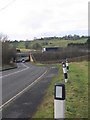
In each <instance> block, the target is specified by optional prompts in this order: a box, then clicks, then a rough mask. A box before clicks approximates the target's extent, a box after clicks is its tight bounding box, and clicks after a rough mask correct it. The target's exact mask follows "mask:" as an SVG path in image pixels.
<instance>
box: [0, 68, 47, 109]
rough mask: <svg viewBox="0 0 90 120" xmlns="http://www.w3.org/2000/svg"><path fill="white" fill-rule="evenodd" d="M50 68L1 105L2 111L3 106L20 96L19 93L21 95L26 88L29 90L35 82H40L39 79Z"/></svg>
mask: <svg viewBox="0 0 90 120" xmlns="http://www.w3.org/2000/svg"><path fill="white" fill-rule="evenodd" d="M47 71H48V70H46V71H45V72H44V73H43V74H42V75H41V76H40V77H38V78H37V79H36V80H35V81H34V82H32V83H31V84H30V85H29V86H27V87H26V88H24V89H23V90H22V91H21V92H19V93H18V94H16V95H15V96H14V97H12V98H11V99H10V100H8V101H7V102H5V103H4V104H3V105H1V106H0V111H2V108H3V107H4V106H5V105H7V104H8V103H10V102H11V101H12V100H14V99H15V98H16V97H18V96H19V95H21V94H22V93H24V92H25V91H26V90H28V89H29V88H31V87H32V86H33V85H35V83H37V82H38V80H39V79H40V78H42V77H43V76H44V75H45V74H46V73H47Z"/></svg>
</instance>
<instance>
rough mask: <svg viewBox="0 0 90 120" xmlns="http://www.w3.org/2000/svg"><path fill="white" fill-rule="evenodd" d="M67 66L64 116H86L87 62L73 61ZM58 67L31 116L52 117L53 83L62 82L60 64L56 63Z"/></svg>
mask: <svg viewBox="0 0 90 120" xmlns="http://www.w3.org/2000/svg"><path fill="white" fill-rule="evenodd" d="M69 66H70V70H69V72H68V79H69V82H68V83H65V88H66V104H65V118H88V62H86V61H83V62H78V63H77V62H73V63H69ZM58 67H59V72H58V74H57V75H56V76H55V77H54V79H53V81H52V83H51V84H50V86H49V88H48V90H47V91H46V96H45V97H44V99H43V101H42V103H41V105H40V106H39V107H38V110H37V112H36V113H35V114H34V115H33V118H54V85H55V83H56V82H64V75H63V71H62V65H60V64H58Z"/></svg>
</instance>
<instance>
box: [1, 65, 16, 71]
mask: <svg viewBox="0 0 90 120" xmlns="http://www.w3.org/2000/svg"><path fill="white" fill-rule="evenodd" d="M14 68H17V64H16V63H14V64H9V65H3V66H2V68H0V71H1V70H2V71H5V70H9V69H14Z"/></svg>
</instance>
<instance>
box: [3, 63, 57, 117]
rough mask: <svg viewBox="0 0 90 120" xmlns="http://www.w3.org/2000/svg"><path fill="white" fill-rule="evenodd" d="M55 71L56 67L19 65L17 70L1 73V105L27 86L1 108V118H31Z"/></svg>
mask: <svg viewBox="0 0 90 120" xmlns="http://www.w3.org/2000/svg"><path fill="white" fill-rule="evenodd" d="M57 71H58V69H57V68H56V67H55V68H54V67H52V68H48V67H36V66H33V65H31V64H30V63H25V64H23V63H20V64H18V68H17V69H13V70H8V71H4V72H3V73H2V75H3V76H2V103H3V104H5V103H6V102H7V101H9V100H10V99H11V98H13V97H14V96H16V95H17V94H18V93H20V92H21V91H23V90H24V89H25V88H27V87H28V86H29V88H28V89H26V91H24V92H23V94H20V95H19V96H16V98H15V99H14V100H12V101H10V103H8V104H7V105H6V106H5V107H3V111H2V116H3V118H29V117H31V116H32V115H33V113H34V112H35V111H36V109H37V107H38V105H39V104H40V102H41V100H42V98H43V96H44V94H45V90H46V88H47V87H48V85H49V84H50V82H51V80H52V78H53V76H54V75H55V74H56V73H57ZM37 81H38V82H37ZM34 83H35V84H34ZM31 85H32V86H31Z"/></svg>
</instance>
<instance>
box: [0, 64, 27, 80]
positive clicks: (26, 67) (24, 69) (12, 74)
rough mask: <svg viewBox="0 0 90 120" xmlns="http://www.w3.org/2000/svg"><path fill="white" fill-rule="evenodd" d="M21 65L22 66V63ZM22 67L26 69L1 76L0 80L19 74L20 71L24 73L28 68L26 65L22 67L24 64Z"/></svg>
mask: <svg viewBox="0 0 90 120" xmlns="http://www.w3.org/2000/svg"><path fill="white" fill-rule="evenodd" d="M22 64H23V63H22ZM23 66H24V67H26V68H24V69H22V70H18V71H16V72H13V73H10V74H7V75H4V76H1V77H0V78H3V77H7V76H10V75H14V74H17V73H19V72H22V71H25V70H27V69H29V67H28V66H26V65H24V64H23Z"/></svg>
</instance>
